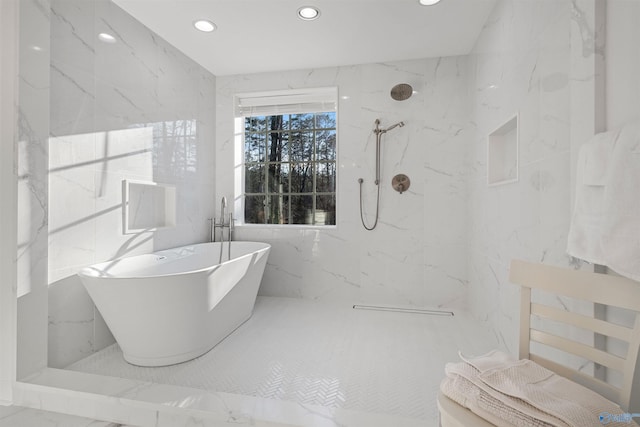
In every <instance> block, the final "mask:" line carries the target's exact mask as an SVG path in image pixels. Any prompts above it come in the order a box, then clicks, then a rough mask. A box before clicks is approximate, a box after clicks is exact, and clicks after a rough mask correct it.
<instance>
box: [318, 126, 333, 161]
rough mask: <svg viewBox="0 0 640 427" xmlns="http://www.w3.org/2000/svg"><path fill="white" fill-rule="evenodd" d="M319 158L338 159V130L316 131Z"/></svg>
mask: <svg viewBox="0 0 640 427" xmlns="http://www.w3.org/2000/svg"><path fill="white" fill-rule="evenodd" d="M316 156H317V160H336V131H335V130H323V131H319V132H317V133H316Z"/></svg>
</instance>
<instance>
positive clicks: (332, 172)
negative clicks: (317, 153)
mask: <svg viewBox="0 0 640 427" xmlns="http://www.w3.org/2000/svg"><path fill="white" fill-rule="evenodd" d="M315 169H316V170H315V173H316V192H317V193H333V192H335V191H336V164H335V162H319V163H316V167H315Z"/></svg>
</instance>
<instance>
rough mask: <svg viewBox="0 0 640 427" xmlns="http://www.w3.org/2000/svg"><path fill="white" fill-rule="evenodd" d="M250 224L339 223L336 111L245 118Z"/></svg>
mask: <svg viewBox="0 0 640 427" xmlns="http://www.w3.org/2000/svg"><path fill="white" fill-rule="evenodd" d="M244 137H245V138H244V162H245V163H244V167H245V183H244V194H245V204H244V205H245V208H244V222H245V223H247V224H311V225H335V223H336V113H335V112H327V113H303V114H283V115H274V116H255V117H246V118H245V129H244Z"/></svg>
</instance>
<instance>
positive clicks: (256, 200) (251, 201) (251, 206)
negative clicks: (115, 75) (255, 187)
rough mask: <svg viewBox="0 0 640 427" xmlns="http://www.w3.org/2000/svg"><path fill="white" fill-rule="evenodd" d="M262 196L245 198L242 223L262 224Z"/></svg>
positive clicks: (263, 216)
mask: <svg viewBox="0 0 640 427" xmlns="http://www.w3.org/2000/svg"><path fill="white" fill-rule="evenodd" d="M264 200H265V197H264V196H245V198H244V221H245V222H246V223H248V224H264V222H265V213H264V208H265V206H264Z"/></svg>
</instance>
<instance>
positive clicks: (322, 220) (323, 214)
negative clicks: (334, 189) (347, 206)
mask: <svg viewBox="0 0 640 427" xmlns="http://www.w3.org/2000/svg"><path fill="white" fill-rule="evenodd" d="M316 224H318V225H336V196H335V194H332V195H323V196H316Z"/></svg>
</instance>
